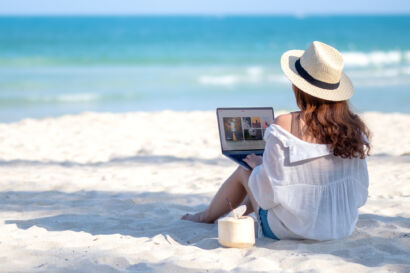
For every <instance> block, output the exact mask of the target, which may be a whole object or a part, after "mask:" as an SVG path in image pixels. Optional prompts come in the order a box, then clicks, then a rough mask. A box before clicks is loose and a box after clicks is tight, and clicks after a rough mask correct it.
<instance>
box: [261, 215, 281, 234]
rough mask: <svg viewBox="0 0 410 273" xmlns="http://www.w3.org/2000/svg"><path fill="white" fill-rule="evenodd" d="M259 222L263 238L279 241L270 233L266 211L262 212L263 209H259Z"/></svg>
mask: <svg viewBox="0 0 410 273" xmlns="http://www.w3.org/2000/svg"><path fill="white" fill-rule="evenodd" d="M259 220H260V223H261V227H262V233H263V236H265V237H268V238H271V239H274V240H279V238H278V237H276V235H275V234H274V233H273V232H272V230H271V229H270V227H269V224H268V211H267V210H264V209H263V208H259Z"/></svg>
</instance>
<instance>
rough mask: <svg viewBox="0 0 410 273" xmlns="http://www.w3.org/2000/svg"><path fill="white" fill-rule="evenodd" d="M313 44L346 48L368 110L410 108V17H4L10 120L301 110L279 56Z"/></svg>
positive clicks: (5, 99)
mask: <svg viewBox="0 0 410 273" xmlns="http://www.w3.org/2000/svg"><path fill="white" fill-rule="evenodd" d="M313 40H319V41H323V42H325V43H328V44H331V45H333V46H335V47H336V48H338V49H339V50H340V51H341V52H342V53H343V55H344V59H345V67H346V73H347V74H348V75H349V76H350V77H351V79H352V80H353V83H354V85H355V90H356V91H355V95H354V97H353V98H352V100H351V102H352V105H353V106H354V108H355V109H356V110H358V111H382V112H405V113H410V107H409V106H408V105H409V103H410V16H395V17H389V16H338V17H305V18H296V17H272V16H262V17H246V16H240V17H239V16H238V17H186V16H185V17H0V121H1V122H8V121H15V120H19V119H22V118H26V117H45V116H58V115H62V114H67V113H78V112H83V111H110V112H123V111H155V110H163V109H171V110H213V109H215V108H216V107H218V106H273V107H274V108H275V109H295V108H296V106H295V103H294V99H293V95H292V92H291V91H290V84H289V83H288V81H287V80H286V79H285V78H284V77H283V75H282V72H281V70H280V67H279V59H280V56H281V54H282V53H283V52H284V51H286V50H288V49H304V48H306V47H307V46H308V45H309V43H310V42H311V41H313Z"/></svg>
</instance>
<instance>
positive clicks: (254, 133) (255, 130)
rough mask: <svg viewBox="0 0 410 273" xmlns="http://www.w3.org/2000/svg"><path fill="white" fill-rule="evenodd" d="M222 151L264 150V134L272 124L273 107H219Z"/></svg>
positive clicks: (217, 110)
mask: <svg viewBox="0 0 410 273" xmlns="http://www.w3.org/2000/svg"><path fill="white" fill-rule="evenodd" d="M216 113H217V117H218V127H219V137H220V139H221V146H222V151H235V150H263V149H264V148H265V141H264V140H263V136H264V133H265V130H266V128H268V127H269V125H270V124H272V122H273V119H274V116H273V108H272V107H263V108H262V107H261V108H218V109H216Z"/></svg>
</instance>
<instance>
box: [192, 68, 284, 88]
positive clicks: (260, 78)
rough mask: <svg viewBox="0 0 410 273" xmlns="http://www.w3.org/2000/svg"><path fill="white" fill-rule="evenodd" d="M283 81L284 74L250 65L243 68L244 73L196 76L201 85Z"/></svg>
mask: <svg viewBox="0 0 410 273" xmlns="http://www.w3.org/2000/svg"><path fill="white" fill-rule="evenodd" d="M269 82H275V83H285V82H287V80H286V78H285V76H283V75H279V74H269V73H267V72H266V71H265V69H264V68H263V67H260V66H252V67H248V68H247V69H246V70H245V73H237V74H232V73H230V74H222V75H202V76H199V77H198V83H200V84H203V85H219V86H233V85H238V84H261V83H269Z"/></svg>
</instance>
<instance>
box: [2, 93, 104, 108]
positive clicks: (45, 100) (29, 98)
mask: <svg viewBox="0 0 410 273" xmlns="http://www.w3.org/2000/svg"><path fill="white" fill-rule="evenodd" d="M99 100H101V96H100V95H98V94H93V93H77V94H75V93H73V94H60V95H37V96H35V95H26V96H13V95H7V94H3V95H2V96H0V105H7V106H11V105H37V104H38V105H41V104H54V103H57V104H59V103H87V102H95V101H99Z"/></svg>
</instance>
